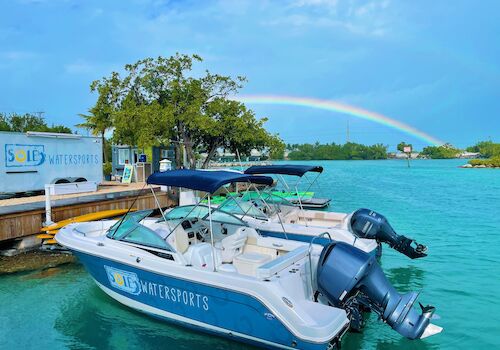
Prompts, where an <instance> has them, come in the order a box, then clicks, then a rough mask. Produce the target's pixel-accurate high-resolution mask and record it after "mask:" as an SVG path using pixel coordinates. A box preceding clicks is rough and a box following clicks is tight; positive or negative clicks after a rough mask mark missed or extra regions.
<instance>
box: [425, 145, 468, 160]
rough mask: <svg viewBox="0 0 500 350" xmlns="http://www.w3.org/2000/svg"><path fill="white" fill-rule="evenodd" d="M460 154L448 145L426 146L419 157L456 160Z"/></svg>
mask: <svg viewBox="0 0 500 350" xmlns="http://www.w3.org/2000/svg"><path fill="white" fill-rule="evenodd" d="M459 154H460V150H459V149H457V148H455V147H453V146H452V145H450V144H448V143H447V144H444V145H442V146H427V147H424V149H423V150H422V153H421V155H423V156H426V157H429V158H431V159H451V158H456V157H457V156H458V155H459Z"/></svg>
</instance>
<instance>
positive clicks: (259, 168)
mask: <svg viewBox="0 0 500 350" xmlns="http://www.w3.org/2000/svg"><path fill="white" fill-rule="evenodd" d="M307 172H315V173H322V172H323V167H322V166H315V165H294V164H283V165H254V166H251V167H250V168H248V169H247V170H245V174H249V175H256V174H280V175H295V176H303V175H304V174H305V173H307Z"/></svg>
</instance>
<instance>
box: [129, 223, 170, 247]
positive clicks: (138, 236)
mask: <svg viewBox="0 0 500 350" xmlns="http://www.w3.org/2000/svg"><path fill="white" fill-rule="evenodd" d="M121 240H122V241H125V242H130V243H137V244H142V245H146V246H149V247H155V248H160V249H167V250H168V249H169V248H168V246H167V243H166V242H165V241H164V240H163V239H162V238H161V237H160V236H158V235H157V234H156V233H155V232H153V231H152V230H150V229H148V228H147V227H145V226H142V225H136V226H135V227H134V228H132V230H130V231H129V233H128V234H127V235H126V236H125V237H123V238H122V239H121Z"/></svg>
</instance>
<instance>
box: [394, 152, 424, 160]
mask: <svg viewBox="0 0 500 350" xmlns="http://www.w3.org/2000/svg"><path fill="white" fill-rule="evenodd" d="M419 156H420V153H419V152H411V153H410V159H417V158H418V157H419ZM389 158H390V157H389ZM393 158H395V159H408V154H407V153H403V152H397V153H395V154H394V156H393Z"/></svg>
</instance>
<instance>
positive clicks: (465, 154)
mask: <svg viewBox="0 0 500 350" xmlns="http://www.w3.org/2000/svg"><path fill="white" fill-rule="evenodd" d="M458 158H462V159H474V158H481V153H479V152H462V153H460V154H459V155H458Z"/></svg>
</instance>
